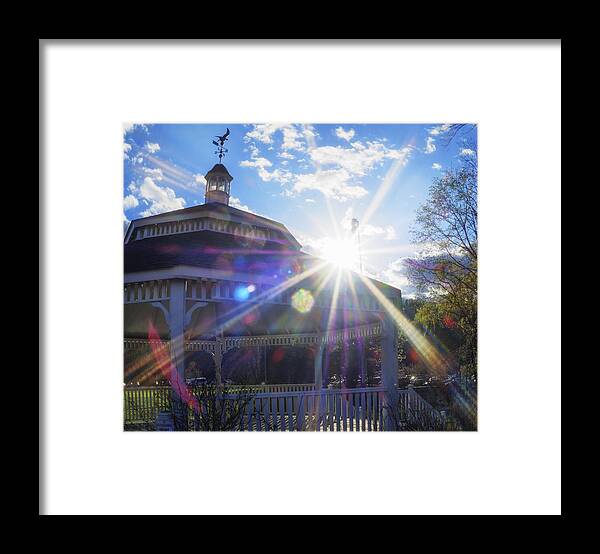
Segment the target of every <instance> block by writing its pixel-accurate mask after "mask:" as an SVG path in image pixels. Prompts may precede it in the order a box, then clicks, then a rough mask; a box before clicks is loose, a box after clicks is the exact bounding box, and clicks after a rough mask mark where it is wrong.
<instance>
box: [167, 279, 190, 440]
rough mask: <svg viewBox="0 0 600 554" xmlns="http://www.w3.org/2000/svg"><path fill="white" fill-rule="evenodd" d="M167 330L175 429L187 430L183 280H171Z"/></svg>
mask: <svg viewBox="0 0 600 554" xmlns="http://www.w3.org/2000/svg"><path fill="white" fill-rule="evenodd" d="M169 329H170V333H171V362H172V369H171V387H172V389H173V390H172V399H173V412H174V415H175V429H176V430H178V431H181V430H184V429H185V430H187V420H186V419H184V418H185V416H186V415H187V414H186V412H185V409H184V404H183V402H182V400H181V395H182V394H184V391H185V349H184V331H185V280H184V279H173V280H172V281H171V291H170V299H169Z"/></svg>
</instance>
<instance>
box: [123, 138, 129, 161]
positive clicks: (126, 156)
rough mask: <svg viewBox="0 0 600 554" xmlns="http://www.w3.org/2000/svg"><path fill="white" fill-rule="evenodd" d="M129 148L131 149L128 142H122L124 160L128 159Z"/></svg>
mask: <svg viewBox="0 0 600 554" xmlns="http://www.w3.org/2000/svg"><path fill="white" fill-rule="evenodd" d="M130 150H131V144H129V143H128V142H124V143H123V155H124V156H125V159H126V160H128V159H129V156H128V155H127V152H129V151H130Z"/></svg>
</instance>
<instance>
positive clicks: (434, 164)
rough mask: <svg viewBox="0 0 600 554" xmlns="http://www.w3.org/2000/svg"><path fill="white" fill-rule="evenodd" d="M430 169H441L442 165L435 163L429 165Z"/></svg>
mask: <svg viewBox="0 0 600 554" xmlns="http://www.w3.org/2000/svg"><path fill="white" fill-rule="evenodd" d="M431 169H442V164H439V163H437V162H435V163H433V164H431Z"/></svg>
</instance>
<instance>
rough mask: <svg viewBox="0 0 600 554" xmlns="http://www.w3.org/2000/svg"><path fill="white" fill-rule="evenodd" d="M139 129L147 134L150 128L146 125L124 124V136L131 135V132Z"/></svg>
mask: <svg viewBox="0 0 600 554" xmlns="http://www.w3.org/2000/svg"><path fill="white" fill-rule="evenodd" d="M137 128H140V129H142V130H143V131H144V132H145V133H149V131H148V126H147V125H145V124H144V123H123V134H124V135H126V134H127V133H131V131H133V130H135V129H137Z"/></svg>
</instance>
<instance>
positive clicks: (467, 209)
mask: <svg viewBox="0 0 600 554" xmlns="http://www.w3.org/2000/svg"><path fill="white" fill-rule="evenodd" d="M470 150H471V152H472V154H470V155H468V156H463V158H462V163H461V166H460V167H459V168H457V169H450V170H448V171H446V172H445V173H444V174H443V175H442V176H441V177H439V178H437V179H435V180H434V181H433V184H432V185H431V187H430V189H429V195H428V198H427V200H426V202H425V203H424V204H423V205H422V206H421V207H420V208H419V210H418V212H417V217H416V220H415V224H414V226H413V227H412V228H411V235H412V240H413V242H414V243H417V244H420V245H421V246H422V247H423V252H422V254H421V255H420V256H418V257H415V258H412V259H408V260H407V261H406V262H405V263H406V267H407V275H408V278H409V279H410V280H411V281H412V283H413V284H414V285H415V286H416V287H417V289H418V290H419V292H420V293H421V295H422V297H423V298H424V299H426V300H427V302H425V303H424V304H423V305H421V306H420V307H418V309H417V311H416V314H415V321H416V322H418V323H420V324H421V325H423V326H425V327H427V328H435V327H436V326H437V327H439V326H444V327H446V328H449V329H455V330H456V331H459V332H460V335H461V338H462V340H461V342H460V346H459V347H458V349H457V356H458V359H459V361H460V364H461V367H462V369H463V370H464V371H466V373H468V374H473V373H475V372H476V368H477V157H476V154H475V149H470Z"/></svg>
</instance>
